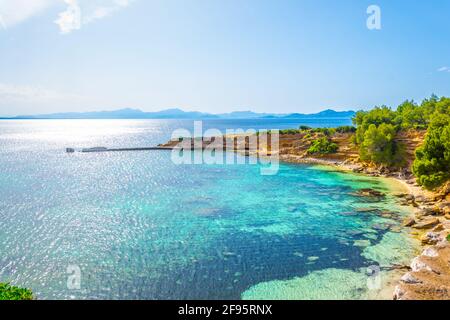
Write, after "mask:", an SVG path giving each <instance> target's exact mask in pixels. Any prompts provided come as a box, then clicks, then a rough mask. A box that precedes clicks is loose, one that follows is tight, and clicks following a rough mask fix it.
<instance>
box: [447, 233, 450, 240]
mask: <svg viewBox="0 0 450 320" xmlns="http://www.w3.org/2000/svg"><path fill="white" fill-rule="evenodd" d="M447 241H448V242H450V234H449V235H447Z"/></svg>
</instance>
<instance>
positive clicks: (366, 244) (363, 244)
mask: <svg viewBox="0 0 450 320" xmlns="http://www.w3.org/2000/svg"><path fill="white" fill-rule="evenodd" d="M353 246H355V247H362V248H364V247H370V241H369V240H355V241H354V242H353Z"/></svg>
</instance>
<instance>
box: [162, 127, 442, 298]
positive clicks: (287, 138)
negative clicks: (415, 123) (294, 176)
mask: <svg viewBox="0 0 450 320" xmlns="http://www.w3.org/2000/svg"><path fill="white" fill-rule="evenodd" d="M423 134H424V133H423V132H422V133H419V134H413V135H411V133H409V134H408V135H406V136H405V137H404V140H405V141H406V142H408V143H407V144H406V146H407V155H408V160H409V164H408V165H407V166H405V167H404V168H403V169H397V170H392V169H389V168H385V167H376V166H373V165H370V164H367V163H363V162H361V161H360V160H359V156H358V151H357V150H356V149H355V147H354V146H353V145H352V143H351V134H338V135H335V136H333V138H332V141H333V142H335V143H337V144H338V145H339V151H338V152H337V153H335V154H331V155H323V156H320V155H309V154H308V153H307V152H306V150H307V147H308V146H309V145H310V142H311V141H310V140H311V139H313V138H314V137H310V138H307V136H305V135H304V134H296V135H281V136H280V148H279V151H278V156H279V160H280V161H282V162H286V163H305V164H317V165H326V166H332V167H334V168H336V169H339V170H343V171H350V172H354V173H359V174H365V175H369V176H373V177H386V178H391V179H394V180H396V181H397V182H399V183H401V184H403V185H404V186H405V190H408V192H405V193H401V194H395V196H396V197H397V198H398V201H399V203H400V204H401V205H402V206H409V207H411V209H412V212H413V214H412V215H411V216H410V217H409V218H407V219H405V221H404V222H403V227H404V228H408V230H409V232H410V234H411V235H412V236H413V237H415V238H417V239H418V240H420V243H421V245H422V246H423V249H422V253H421V254H420V255H419V256H417V257H415V258H414V259H413V260H412V261H411V264H410V266H402V269H403V268H404V269H405V270H407V273H405V274H404V275H403V276H402V277H401V279H400V280H399V282H398V284H397V285H396V286H395V290H394V292H393V295H392V298H393V299H394V300H450V182H449V183H447V184H446V185H445V186H444V187H442V188H441V189H440V190H438V191H436V192H430V191H427V190H425V189H423V188H422V187H420V186H419V185H418V184H417V182H416V180H415V178H414V176H413V175H412V173H411V172H410V171H409V170H408V169H407V168H409V167H410V164H411V162H412V159H413V158H414V150H415V149H416V148H417V146H418V145H419V144H420V142H421V141H422V140H423V139H422V138H423ZM223 138H224V139H223V141H225V137H223ZM219 139H220V140H222V139H221V138H218V139H213V141H214V140H216V141H217V140H219ZM178 143H179V141H170V142H168V143H167V144H163V145H161V146H164V147H167V148H171V147H174V146H176V145H177V144H178ZM190 144H191V143H189V141H188V145H190ZM208 144H209V143H205V142H204V145H203V147H205V145H208ZM192 145H193V142H192ZM234 149H235V150H234V151H235V152H237V153H241V154H243V155H246V156H257V157H265V156H266V154H267V153H268V151H267V150H256V151H253V152H249V148H248V142H247V141H245V140H243V141H241V143H240V144H239V143H235V144H234ZM272 153H273V151H272Z"/></svg>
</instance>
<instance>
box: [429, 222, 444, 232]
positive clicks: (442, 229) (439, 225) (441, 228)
mask: <svg viewBox="0 0 450 320" xmlns="http://www.w3.org/2000/svg"><path fill="white" fill-rule="evenodd" d="M441 231H444V226H443V225H442V224H438V225H437V226H436V227H434V228H433V230H432V232H441Z"/></svg>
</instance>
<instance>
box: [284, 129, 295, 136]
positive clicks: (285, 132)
mask: <svg viewBox="0 0 450 320" xmlns="http://www.w3.org/2000/svg"><path fill="white" fill-rule="evenodd" d="M299 132H300V131H299V130H297V129H285V130H280V134H289V135H294V134H297V133H299Z"/></svg>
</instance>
